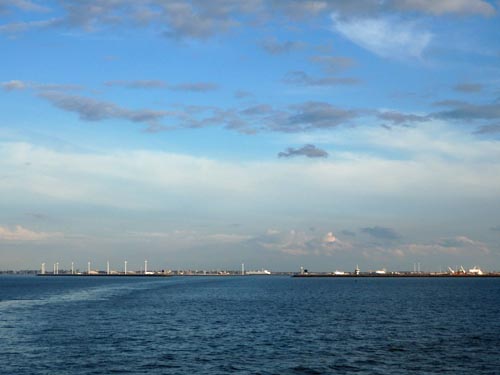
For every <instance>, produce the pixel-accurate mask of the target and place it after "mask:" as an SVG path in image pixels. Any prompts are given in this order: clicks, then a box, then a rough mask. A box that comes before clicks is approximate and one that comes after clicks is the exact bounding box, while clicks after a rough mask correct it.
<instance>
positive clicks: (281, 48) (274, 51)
mask: <svg viewBox="0 0 500 375" xmlns="http://www.w3.org/2000/svg"><path fill="white" fill-rule="evenodd" d="M260 45H261V46H262V48H263V49H264V50H265V51H266V52H268V53H270V54H271V55H280V54H284V53H288V52H291V51H293V50H296V49H299V48H302V47H303V46H304V43H302V42H297V41H291V40H287V41H284V42H280V41H278V40H277V39H275V38H271V39H265V40H263V41H261V43H260Z"/></svg>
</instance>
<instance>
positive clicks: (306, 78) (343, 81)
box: [283, 71, 359, 87]
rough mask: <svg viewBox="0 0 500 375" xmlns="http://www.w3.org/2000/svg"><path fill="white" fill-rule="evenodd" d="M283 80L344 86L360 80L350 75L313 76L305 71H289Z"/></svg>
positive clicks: (298, 83) (294, 82) (305, 83)
mask: <svg viewBox="0 0 500 375" xmlns="http://www.w3.org/2000/svg"><path fill="white" fill-rule="evenodd" d="M283 82H285V83H287V84H290V85H298V86H319V87H321V86H342V85H356V84H358V83H359V80H358V79H356V78H350V77H334V76H328V77H319V78H317V77H311V76H310V75H309V74H307V73H306V72H303V71H294V72H288V73H287V74H286V75H285V78H284V79H283Z"/></svg>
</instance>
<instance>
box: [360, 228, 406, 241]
mask: <svg viewBox="0 0 500 375" xmlns="http://www.w3.org/2000/svg"><path fill="white" fill-rule="evenodd" d="M361 232H363V233H367V234H369V235H370V236H372V237H374V238H377V239H380V240H397V239H399V238H401V236H400V235H399V234H398V233H397V232H396V231H395V230H394V229H392V228H386V227H379V226H375V227H366V228H361Z"/></svg>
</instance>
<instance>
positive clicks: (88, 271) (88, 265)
mask: <svg viewBox="0 0 500 375" xmlns="http://www.w3.org/2000/svg"><path fill="white" fill-rule="evenodd" d="M87 274H88V275H90V262H88V263H87Z"/></svg>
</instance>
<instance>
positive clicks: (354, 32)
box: [331, 13, 432, 59]
mask: <svg viewBox="0 0 500 375" xmlns="http://www.w3.org/2000/svg"><path fill="white" fill-rule="evenodd" d="M331 18H332V21H333V27H334V29H335V30H336V31H337V32H338V33H340V34H341V35H342V36H344V37H345V38H347V39H349V40H350V41H351V42H353V43H355V44H357V45H359V46H360V47H362V48H364V49H367V50H368V51H370V52H373V53H375V54H376V55H379V56H382V57H385V58H391V59H407V58H421V57H422V53H423V52H424V50H425V49H426V47H427V46H428V45H429V43H430V42H431V40H432V34H431V33H430V32H428V31H425V30H422V29H421V28H420V26H419V25H418V24H417V23H415V22H405V21H402V20H399V19H396V18H343V17H341V16H339V15H337V14H335V13H334V14H332V15H331Z"/></svg>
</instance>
